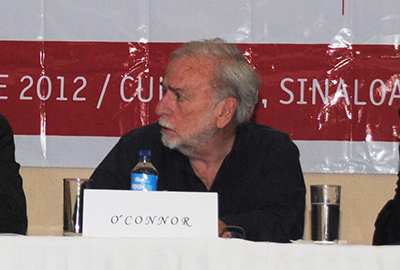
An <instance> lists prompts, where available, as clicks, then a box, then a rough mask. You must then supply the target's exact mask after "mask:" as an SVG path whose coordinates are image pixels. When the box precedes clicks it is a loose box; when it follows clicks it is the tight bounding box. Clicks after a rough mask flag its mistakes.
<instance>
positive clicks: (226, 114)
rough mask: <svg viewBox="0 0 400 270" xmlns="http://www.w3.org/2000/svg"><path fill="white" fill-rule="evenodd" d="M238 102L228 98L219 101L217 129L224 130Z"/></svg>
mask: <svg viewBox="0 0 400 270" xmlns="http://www.w3.org/2000/svg"><path fill="white" fill-rule="evenodd" d="M237 105H238V101H237V99H236V98H233V97H229V98H225V99H223V100H221V101H220V102H219V103H218V105H217V127H218V128H224V127H225V126H226V125H228V124H229V123H230V122H231V120H232V118H233V116H234V115H235V112H236V109H237Z"/></svg>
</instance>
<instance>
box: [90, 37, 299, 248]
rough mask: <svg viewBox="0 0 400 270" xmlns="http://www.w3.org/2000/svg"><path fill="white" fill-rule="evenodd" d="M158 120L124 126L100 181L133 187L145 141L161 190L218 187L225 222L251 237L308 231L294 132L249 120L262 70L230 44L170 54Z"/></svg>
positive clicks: (278, 238) (207, 43)
mask: <svg viewBox="0 0 400 270" xmlns="http://www.w3.org/2000/svg"><path fill="white" fill-rule="evenodd" d="M162 87H163V91H164V94H163V97H162V99H161V101H160V102H159V103H158V105H157V107H156V113H157V114H158V115H159V122H158V123H156V124H151V125H148V126H144V127H142V128H138V129H135V130H132V131H130V132H128V133H127V134H125V135H124V136H123V137H122V138H121V139H120V140H119V142H118V143H117V144H116V145H115V147H114V148H113V149H112V150H111V152H110V153H109V154H108V155H107V157H106V158H105V159H104V160H103V161H102V162H101V164H100V165H99V166H98V168H97V169H96V170H95V171H94V173H93V175H92V177H91V178H92V179H93V180H94V187H95V188H109V189H129V188H130V171H131V169H132V168H133V166H134V165H135V164H136V163H137V160H138V151H139V150H140V149H149V150H151V151H152V163H153V164H154V165H155V167H156V168H157V170H158V172H159V180H158V187H157V189H158V190H170V191H203V192H208V191H210V192H217V193H218V200H219V219H220V222H219V230H220V231H222V230H223V229H224V228H225V226H226V225H231V226H239V227H241V228H243V229H244V231H245V235H246V239H248V240H254V241H273V242H289V240H295V239H299V238H301V237H302V234H303V226H304V207H305V186H304V179H303V175H302V171H301V167H300V163H299V152H298V149H297V147H296V146H295V144H294V143H293V142H292V141H291V140H290V138H289V136H288V135H286V134H284V133H282V132H280V131H277V130H274V129H272V128H269V127H266V126H262V125H258V124H256V123H251V122H249V121H250V117H251V115H252V113H253V109H254V106H255V104H256V102H257V99H258V88H259V78H258V76H257V74H256V73H255V72H254V70H253V69H252V68H251V66H250V65H249V64H248V63H247V61H246V60H245V58H244V57H243V54H242V52H241V51H240V50H239V49H238V48H237V47H236V46H235V45H232V44H228V43H226V42H224V41H222V40H220V39H214V40H204V41H194V42H189V43H186V44H184V45H183V46H182V47H181V48H179V49H178V50H176V51H175V52H173V53H172V54H171V55H170V62H169V64H168V67H167V69H166V74H165V77H164V80H163V82H162Z"/></svg>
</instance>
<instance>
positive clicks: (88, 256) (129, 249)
mask: <svg viewBox="0 0 400 270" xmlns="http://www.w3.org/2000/svg"><path fill="white" fill-rule="evenodd" d="M399 267H400V246H399V247H397V246H385V247H374V246H356V245H317V244H307V243H305V244H304V243H303V244H275V243H256V242H250V241H243V240H238V239H220V238H211V239H200V238H88V237H36V236H0V269H1V270H8V269H10V270H28V269H38V270H57V269H73V270H78V269H96V270H102V269H107V270H109V269H119V270H123V269H150V270H157V269H184V270H196V269H199V270H204V269H216V270H223V269H229V270H235V269H245V270H251V269H274V270H277V269H285V270H287V269H290V270H295V269H307V270H312V269H318V270H320V269H324V270H329V269H340V270H343V269H352V270H358V269H363V270H366V269H373V270H379V269H390V270H392V269H399Z"/></svg>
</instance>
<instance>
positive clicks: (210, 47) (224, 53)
mask: <svg viewBox="0 0 400 270" xmlns="http://www.w3.org/2000/svg"><path fill="white" fill-rule="evenodd" d="M183 57H197V58H209V59H211V60H213V63H214V68H215V74H214V78H213V79H212V82H211V85H212V87H213V89H214V91H215V92H216V99H217V100H216V101H221V100H223V99H224V98H227V97H234V98H235V99H236V100H237V101H238V107H237V110H236V112H235V115H234V117H233V121H234V123H235V124H236V125H239V124H241V123H245V122H248V121H249V120H250V118H251V116H252V114H253V110H254V106H255V104H256V103H257V100H258V89H259V87H260V79H259V77H258V75H257V73H256V72H255V71H254V70H253V68H252V67H251V66H250V64H249V63H248V62H247V60H246V59H245V58H244V56H243V52H241V51H240V50H239V49H238V47H236V46H235V45H234V44H229V43H227V42H226V41H224V40H222V39H220V38H216V39H210V40H201V41H191V42H188V43H185V44H184V45H182V47H180V48H179V49H177V50H176V51H174V52H173V53H172V54H171V55H170V58H169V59H170V61H172V60H176V59H179V58H183Z"/></svg>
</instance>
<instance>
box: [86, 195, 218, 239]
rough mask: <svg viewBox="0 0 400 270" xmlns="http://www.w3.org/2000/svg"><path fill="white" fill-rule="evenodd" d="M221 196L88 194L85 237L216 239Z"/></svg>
mask: <svg viewBox="0 0 400 270" xmlns="http://www.w3.org/2000/svg"><path fill="white" fill-rule="evenodd" d="M217 233H218V194H217V193H211V192H170V191H168V192H167V191H149V192H144V191H130V190H94V189H93V190H90V189H87V190H85V194H84V208H83V232H82V235H83V236H92V237H217Z"/></svg>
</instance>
